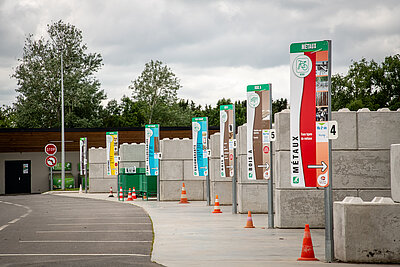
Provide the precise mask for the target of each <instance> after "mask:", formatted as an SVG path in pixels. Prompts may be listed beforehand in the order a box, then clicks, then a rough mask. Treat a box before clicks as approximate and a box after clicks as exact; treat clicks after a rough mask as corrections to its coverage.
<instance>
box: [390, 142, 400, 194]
mask: <svg viewBox="0 0 400 267" xmlns="http://www.w3.org/2000/svg"><path fill="white" fill-rule="evenodd" d="M390 182H391V193H392V198H393V200H394V201H396V202H400V144H393V145H391V147H390Z"/></svg>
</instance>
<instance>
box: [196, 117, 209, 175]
mask: <svg viewBox="0 0 400 267" xmlns="http://www.w3.org/2000/svg"><path fill="white" fill-rule="evenodd" d="M192 137H193V175H194V176H207V174H208V157H207V147H208V146H207V144H208V119H207V117H201V118H192Z"/></svg>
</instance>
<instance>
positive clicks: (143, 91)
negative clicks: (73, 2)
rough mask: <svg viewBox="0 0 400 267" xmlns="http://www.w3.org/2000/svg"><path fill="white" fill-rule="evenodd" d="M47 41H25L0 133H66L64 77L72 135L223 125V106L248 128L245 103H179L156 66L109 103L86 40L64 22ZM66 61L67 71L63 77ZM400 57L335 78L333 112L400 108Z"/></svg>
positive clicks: (0, 115) (283, 102)
mask: <svg viewBox="0 0 400 267" xmlns="http://www.w3.org/2000/svg"><path fill="white" fill-rule="evenodd" d="M47 32H48V35H49V37H50V39H45V38H44V37H41V38H40V39H39V40H35V39H34V38H33V36H32V35H29V36H28V37H27V38H26V41H25V46H24V50H23V56H22V58H21V59H19V65H18V66H17V68H16V70H15V73H14V74H13V75H12V77H13V78H15V79H16V80H17V86H18V87H17V89H16V91H17V92H18V93H19V94H18V96H17V99H16V102H15V103H13V104H12V105H11V106H3V107H0V128H6V127H18V128H59V127H60V125H61V112H60V111H61V89H60V88H61V86H60V84H61V74H63V79H62V80H63V84H64V107H65V126H66V127H67V128H93V127H141V126H144V125H145V124H148V123H159V124H161V125H163V126H190V125H191V118H192V117H208V119H209V125H211V126H218V125H219V106H220V105H226V104H235V110H236V123H237V125H242V124H244V123H245V122H246V101H236V102H235V103H232V101H231V100H230V99H221V100H219V101H218V103H217V105H216V106H215V107H212V106H211V105H206V106H204V107H202V106H200V105H197V104H195V103H194V102H193V101H191V100H184V99H178V97H177V92H178V90H179V89H180V88H181V85H180V83H179V79H178V78H177V77H176V75H175V74H174V73H173V72H172V70H171V69H170V68H169V67H168V66H167V65H164V64H163V63H162V62H160V61H158V60H156V61H153V60H151V61H150V62H148V63H146V64H145V68H144V70H143V72H142V73H141V75H140V76H139V77H137V78H136V79H135V80H133V81H132V83H131V85H130V86H129V88H130V89H131V90H132V95H131V96H130V97H129V96H123V97H122V98H121V100H120V101H119V103H118V101H116V100H111V101H109V102H108V104H107V105H106V106H105V107H103V106H102V104H101V102H102V101H103V100H105V99H106V94H105V93H104V91H103V90H101V85H100V82H99V80H98V79H97V78H96V77H95V73H96V72H97V71H99V70H100V68H101V67H102V66H103V63H102V57H101V55H100V54H98V53H88V52H87V46H86V44H84V43H83V38H82V32H81V31H80V30H79V29H77V28H76V27H75V26H73V25H71V24H66V23H64V22H62V21H58V22H56V23H53V24H52V25H48V29H47ZM61 61H62V65H63V70H62V69H61V64H60V63H61ZM399 95H400V55H394V56H388V57H386V58H385V60H384V62H382V63H381V64H378V63H376V62H374V61H373V60H372V61H370V62H368V61H367V60H365V59H362V60H361V61H359V62H353V63H352V65H351V66H350V68H349V71H348V73H347V74H346V75H340V74H336V75H333V76H332V109H333V110H338V109H340V108H344V107H347V108H349V109H350V110H357V109H359V108H361V107H368V108H370V109H371V110H376V109H378V108H381V107H389V108H390V109H392V110H396V109H398V108H400V97H399ZM287 106H288V101H287V99H278V100H276V101H273V103H272V109H273V112H274V113H276V112H279V111H281V110H283V109H285V108H286V107H287Z"/></svg>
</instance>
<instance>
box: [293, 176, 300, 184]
mask: <svg viewBox="0 0 400 267" xmlns="http://www.w3.org/2000/svg"><path fill="white" fill-rule="evenodd" d="M298 183H300V179H299V176H293V184H298Z"/></svg>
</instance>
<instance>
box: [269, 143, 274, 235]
mask: <svg viewBox="0 0 400 267" xmlns="http://www.w3.org/2000/svg"><path fill="white" fill-rule="evenodd" d="M270 146H271V151H272V148H273V147H272V146H273V144H272V142H270ZM273 164H274V162H273V155H272V152H271V166H270V178H269V180H268V228H269V229H273V228H274V227H275V226H274V180H273V177H274V176H273V167H272V166H273Z"/></svg>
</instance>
